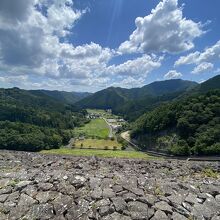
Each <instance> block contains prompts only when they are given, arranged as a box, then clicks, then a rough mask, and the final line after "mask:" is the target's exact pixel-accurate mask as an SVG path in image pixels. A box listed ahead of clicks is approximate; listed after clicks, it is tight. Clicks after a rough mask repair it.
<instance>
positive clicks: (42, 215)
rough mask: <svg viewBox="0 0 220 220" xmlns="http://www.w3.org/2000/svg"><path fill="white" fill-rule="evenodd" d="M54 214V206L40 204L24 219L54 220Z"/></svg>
mask: <svg viewBox="0 0 220 220" xmlns="http://www.w3.org/2000/svg"><path fill="white" fill-rule="evenodd" d="M53 218H54V212H53V206H52V205H51V204H39V205H34V206H33V207H32V208H31V209H30V210H29V211H28V213H27V214H26V215H25V216H24V217H23V219H42V220H43V219H44V220H47V219H53Z"/></svg>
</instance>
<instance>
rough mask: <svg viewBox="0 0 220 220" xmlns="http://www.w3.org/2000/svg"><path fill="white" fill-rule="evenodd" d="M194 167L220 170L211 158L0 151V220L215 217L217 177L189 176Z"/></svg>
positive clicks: (218, 212) (219, 204)
mask: <svg viewBox="0 0 220 220" xmlns="http://www.w3.org/2000/svg"><path fill="white" fill-rule="evenodd" d="M6 152H7V153H6ZM17 161H19V162H17ZM48 161H49V162H48ZM194 165H196V166H194ZM197 165H198V167H199V169H201V170H203V169H204V168H206V167H211V168H213V169H215V170H216V171H217V172H219V171H220V166H219V165H218V163H215V162H210V163H205V162H196V161H193V162H190V161H187V163H186V162H185V161H179V160H169V161H168V160H163V161H144V160H133V159H109V158H96V157H93V158H90V157H72V156H59V155H56V156H55V155H43V154H38V153H30V152H29V153H26V152H14V151H1V150H0V167H1V168H2V167H3V170H1V169H0V220H1V219H3V220H6V219H10V220H18V219H21V220H24V219H39V220H47V219H48V220H51V219H54V220H64V219H67V220H75V219H76V220H92V219H93V220H99V219H100V220H101V219H102V220H103V219H104V220H145V219H146V220H147V219H150V220H151V219H152V220H156V219H158V220H167V219H170V220H171V219H172V220H174V219H177V220H186V219H190V218H195V219H198V220H219V216H220V192H219V189H220V182H219V179H213V178H209V177H206V178H203V177H202V176H200V175H196V176H195V171H194V169H197ZM18 166H19V167H18ZM192 166H194V168H193V169H192ZM4 167H6V168H7V171H4ZM155 189H157V190H155Z"/></svg>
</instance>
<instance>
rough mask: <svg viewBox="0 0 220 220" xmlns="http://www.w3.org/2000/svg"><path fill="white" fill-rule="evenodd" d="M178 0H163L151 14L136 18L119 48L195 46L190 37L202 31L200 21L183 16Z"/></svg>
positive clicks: (180, 49)
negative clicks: (127, 36)
mask: <svg viewBox="0 0 220 220" xmlns="http://www.w3.org/2000/svg"><path fill="white" fill-rule="evenodd" d="M182 11H183V7H178V0H163V1H161V2H160V3H159V4H158V5H157V6H156V8H155V9H153V10H152V11H151V14H149V15H147V16H146V17H138V18H136V20H135V25H136V30H135V31H134V32H133V33H132V34H131V35H130V37H129V40H128V41H125V42H123V43H122V44H121V45H120V47H119V51H120V52H122V53H133V52H146V53H149V52H169V53H179V52H183V51H187V50H190V49H192V48H193V47H194V43H193V40H194V39H195V38H196V37H199V36H201V35H202V34H203V31H202V25H201V24H200V23H196V22H194V21H192V20H189V19H186V18H185V17H183V12H182Z"/></svg>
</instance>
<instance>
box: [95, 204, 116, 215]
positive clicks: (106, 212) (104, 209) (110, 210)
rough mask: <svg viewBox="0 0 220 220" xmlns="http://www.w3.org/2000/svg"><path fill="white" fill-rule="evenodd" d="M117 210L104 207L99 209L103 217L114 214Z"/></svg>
mask: <svg viewBox="0 0 220 220" xmlns="http://www.w3.org/2000/svg"><path fill="white" fill-rule="evenodd" d="M114 211H115V210H114V209H113V207H110V206H102V207H100V208H99V214H100V215H101V216H102V217H103V216H106V215H109V214H111V213H113V212H114Z"/></svg>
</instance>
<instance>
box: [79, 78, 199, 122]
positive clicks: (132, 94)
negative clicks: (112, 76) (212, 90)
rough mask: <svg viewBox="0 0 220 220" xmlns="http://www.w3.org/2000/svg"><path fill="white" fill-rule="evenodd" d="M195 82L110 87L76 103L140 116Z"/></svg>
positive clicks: (126, 114) (166, 82)
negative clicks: (139, 86) (130, 87)
mask: <svg viewBox="0 0 220 220" xmlns="http://www.w3.org/2000/svg"><path fill="white" fill-rule="evenodd" d="M196 85H197V83H195V82H191V81H185V80H181V79H174V80H166V81H159V82H154V83H151V84H149V85H146V86H144V87H142V88H133V89H125V88H119V87H117V88H115V87H110V88H107V89H104V90H101V91H99V92H96V93H94V94H93V95H90V96H88V97H86V98H84V99H82V100H80V101H79V102H77V103H76V104H77V105H79V106H81V107H83V108H98V109H108V108H110V109H112V110H113V112H114V113H116V114H122V115H123V116H124V117H125V118H127V119H130V120H132V119H134V118H136V117H137V116H140V115H141V114H142V113H143V112H144V111H146V110H147V109H148V108H151V107H152V106H154V105H158V104H159V103H160V102H162V101H168V100H171V99H173V98H175V97H177V96H178V95H180V94H181V93H183V92H185V91H186V90H188V89H190V88H193V87H194V86H196Z"/></svg>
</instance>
